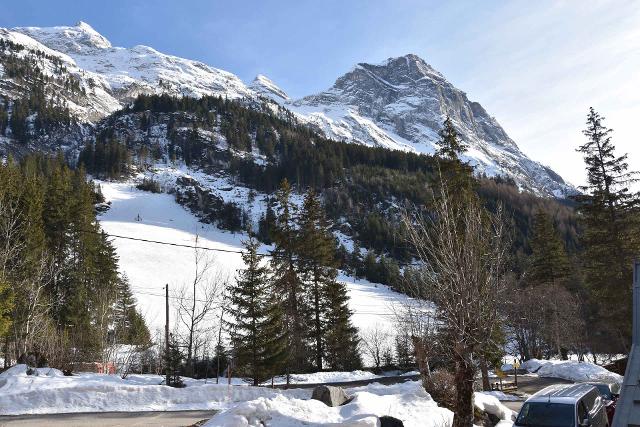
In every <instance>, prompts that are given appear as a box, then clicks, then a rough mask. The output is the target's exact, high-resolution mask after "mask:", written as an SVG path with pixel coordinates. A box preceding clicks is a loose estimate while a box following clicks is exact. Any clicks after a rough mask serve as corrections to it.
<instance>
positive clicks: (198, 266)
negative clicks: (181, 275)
mask: <svg viewBox="0 0 640 427" xmlns="http://www.w3.org/2000/svg"><path fill="white" fill-rule="evenodd" d="M198 240H199V237H198V236H196V238H195V243H194V250H193V255H194V264H193V266H194V273H193V278H192V280H191V281H190V282H189V283H185V284H183V285H182V286H181V287H180V288H179V289H178V290H177V291H176V292H174V295H173V298H174V301H175V308H176V312H177V319H178V324H179V329H180V334H179V336H180V337H181V341H182V346H183V347H184V348H185V349H186V362H187V375H192V374H193V364H194V360H195V356H196V355H197V352H198V351H199V350H200V349H202V348H204V344H205V341H206V340H207V339H208V337H209V335H210V334H209V332H211V331H213V330H214V329H215V322H216V321H217V316H216V313H217V311H218V310H219V309H220V306H221V303H222V301H221V299H220V296H221V292H222V290H223V289H224V288H225V287H226V286H227V283H228V281H229V274H228V272H225V271H222V270H220V269H219V268H217V264H216V263H215V259H214V258H213V257H212V256H210V255H209V254H208V253H206V251H204V250H202V249H199V248H198Z"/></svg>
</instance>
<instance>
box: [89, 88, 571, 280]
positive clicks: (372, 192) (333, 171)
mask: <svg viewBox="0 0 640 427" xmlns="http://www.w3.org/2000/svg"><path fill="white" fill-rule="evenodd" d="M159 135H160V136H161V137H165V138H166V140H165V141H162V138H160V137H159ZM217 135H222V136H223V141H225V143H221V142H220V140H219V139H218V138H217ZM256 156H258V157H256ZM132 157H133V158H136V159H137V162H138V164H139V165H141V166H144V164H147V165H148V164H151V163H152V162H153V161H155V160H160V159H162V160H165V161H176V160H182V161H184V162H186V163H187V164H188V165H191V166H193V167H196V168H202V170H204V171H207V172H212V173H215V172H219V171H221V170H222V171H225V172H227V173H229V174H231V175H232V176H235V177H237V179H239V180H240V182H241V183H242V185H245V186H248V187H250V188H253V189H255V190H257V191H259V192H263V193H266V194H272V193H274V192H275V190H276V189H277V188H278V186H279V184H280V182H281V181H282V180H283V179H285V178H286V179H287V180H288V181H289V182H290V183H291V185H292V186H293V187H294V189H297V191H300V192H303V191H305V189H307V188H313V189H315V190H316V191H318V192H319V193H320V194H321V196H322V199H323V204H324V208H325V209H326V211H327V214H328V216H329V218H330V219H331V220H332V222H333V224H334V229H336V230H341V231H343V232H344V233H345V234H347V235H349V236H352V238H353V240H354V241H356V242H358V244H359V245H360V246H362V247H363V248H366V249H367V250H370V251H371V254H370V255H369V260H368V261H366V260H365V257H366V256H367V254H366V253H362V254H360V256H361V259H360V260H358V259H355V258H354V257H353V256H351V254H346V253H345V251H344V249H343V250H341V253H342V259H343V262H344V263H345V265H344V267H346V268H351V269H353V270H357V271H358V273H359V274H362V275H363V276H365V277H367V278H370V279H372V280H374V281H382V282H385V283H388V284H391V285H392V286H394V287H397V288H399V286H400V283H394V282H393V279H390V278H392V277H400V271H399V268H398V265H402V264H407V263H409V262H410V261H411V259H412V258H411V253H410V251H409V250H408V249H407V246H406V244H405V239H404V237H403V235H402V230H401V228H400V226H399V223H398V212H399V211H400V210H402V209H404V208H407V207H410V208H411V209H419V210H428V209H429V206H430V204H432V203H433V187H434V183H436V182H438V173H439V172H438V168H439V166H438V165H439V164H440V165H443V167H444V164H445V163H446V162H447V161H450V160H444V159H436V158H434V157H433V156H427V155H418V154H415V153H409V152H402V151H391V150H387V149H384V148H378V147H367V146H363V145H357V144H348V143H343V142H337V141H332V140H328V139H326V138H323V137H322V136H320V135H318V134H317V133H315V132H314V131H313V130H311V129H309V128H308V127H306V126H303V125H301V124H299V123H298V122H297V121H296V119H295V117H293V116H292V115H291V113H290V112H288V111H287V110H284V109H282V108H280V107H272V106H269V104H258V103H253V104H251V103H249V104H247V103H242V102H239V101H230V100H226V99H222V98H220V97H203V98H200V99H194V98H189V97H182V98H176V97H171V96H169V95H153V96H146V95H142V96H139V97H138V98H137V99H136V101H135V102H133V103H132V105H131V106H130V107H128V108H126V109H123V110H122V111H120V112H118V113H115V114H114V115H112V116H111V117H109V118H108V119H105V121H103V122H102V123H101V124H100V125H99V126H98V130H97V137H96V143H95V144H90V145H88V146H87V147H86V148H85V150H84V151H83V152H82V153H81V154H80V161H81V163H82V164H84V165H85V166H86V167H87V169H88V171H89V172H91V173H96V174H98V176H104V177H118V176H122V174H125V173H126V171H127V170H128V167H129V166H128V164H129V162H130V159H131V158H132ZM140 159H146V160H144V161H141V160H140ZM256 159H257V160H256ZM476 191H477V192H478V194H479V195H480V196H481V197H482V199H483V200H484V201H485V204H486V206H488V207H489V209H491V210H494V211H495V209H496V208H497V206H498V205H504V206H505V208H506V212H507V218H509V219H510V221H512V224H513V226H514V227H513V233H514V236H513V242H514V252H515V253H517V254H518V256H519V257H524V256H526V255H528V254H530V253H531V248H530V245H529V240H530V235H531V229H532V225H533V219H534V217H535V214H536V212H537V211H538V210H544V211H545V212H547V213H548V214H549V215H551V216H552V217H553V218H554V222H555V223H556V226H557V228H558V231H559V232H560V234H561V236H562V238H563V240H564V241H565V243H566V245H567V248H568V249H569V251H570V252H574V251H575V250H576V248H577V247H578V242H577V235H578V229H577V225H576V219H575V215H574V214H573V210H572V208H571V207H570V203H563V202H559V201H555V200H552V199H547V198H542V197H537V196H534V195H531V194H529V193H523V192H521V191H519V190H518V188H517V187H516V186H515V185H514V184H513V182H511V181H510V180H508V179H502V178H500V177H497V178H491V179H490V178H485V177H479V178H478V185H477V187H476ZM235 208H236V209H235V212H236V213H235V214H233V211H234V209H233V207H229V208H225V209H227V213H225V214H224V215H222V216H224V217H225V218H227V217H228V215H229V213H231V215H236V216H237V218H236V219H235V220H229V219H228V218H227V219H225V220H224V221H223V222H224V223H226V224H235V225H234V226H233V227H234V228H235V229H238V230H239V229H241V228H242V227H243V225H242V224H243V222H242V218H241V216H242V206H236V207H235ZM266 216H269V213H268V212H267V215H266ZM260 225H261V226H262V227H261V229H262V231H261V233H260V234H259V236H260V238H261V239H262V240H263V241H268V240H269V232H268V230H267V229H268V227H269V218H267V217H265V218H264V219H263V220H262V221H261V222H260ZM357 256H358V254H356V258H357ZM372 256H375V258H376V259H377V261H376V263H372V262H371V257H372ZM365 261H366V262H365ZM374 264H375V265H374ZM389 270H390V271H389Z"/></svg>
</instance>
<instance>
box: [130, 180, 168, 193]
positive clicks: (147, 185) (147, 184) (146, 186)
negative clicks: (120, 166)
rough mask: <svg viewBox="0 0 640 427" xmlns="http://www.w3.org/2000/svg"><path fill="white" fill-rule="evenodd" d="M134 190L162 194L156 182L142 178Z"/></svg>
mask: <svg viewBox="0 0 640 427" xmlns="http://www.w3.org/2000/svg"><path fill="white" fill-rule="evenodd" d="M136 188H137V189H138V190H142V191H150V192H152V193H162V189H161V188H160V183H159V182H158V181H155V180H154V179H147V178H144V179H143V180H142V182H141V183H139V184H138V185H136Z"/></svg>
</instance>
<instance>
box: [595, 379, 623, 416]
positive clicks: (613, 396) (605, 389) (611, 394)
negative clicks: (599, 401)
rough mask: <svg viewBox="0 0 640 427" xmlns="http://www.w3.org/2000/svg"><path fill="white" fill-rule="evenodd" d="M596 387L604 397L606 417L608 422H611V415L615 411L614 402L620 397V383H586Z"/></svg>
mask: <svg viewBox="0 0 640 427" xmlns="http://www.w3.org/2000/svg"><path fill="white" fill-rule="evenodd" d="M587 384H590V385H592V386H594V387H595V388H597V389H598V391H599V392H600V395H601V396H602V398H603V399H604V402H605V403H604V404H605V408H606V410H607V418H608V419H609V424H611V423H612V422H613V415H614V414H615V413H616V404H617V402H618V398H619V397H620V384H610V383H587Z"/></svg>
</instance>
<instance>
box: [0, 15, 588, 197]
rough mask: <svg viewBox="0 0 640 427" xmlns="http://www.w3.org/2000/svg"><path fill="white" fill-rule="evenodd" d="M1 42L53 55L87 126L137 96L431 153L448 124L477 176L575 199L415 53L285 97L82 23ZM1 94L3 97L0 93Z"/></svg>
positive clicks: (15, 32)
mask: <svg viewBox="0 0 640 427" xmlns="http://www.w3.org/2000/svg"><path fill="white" fill-rule="evenodd" d="M0 38H9V39H13V40H14V41H15V42H16V43H22V44H27V45H28V46H29V48H30V49H35V50H43V51H46V52H48V53H50V54H55V55H58V56H59V58H61V59H60V60H61V61H63V62H64V64H65V66H66V67H67V70H68V73H69V74H70V75H72V76H74V78H76V79H77V80H78V81H79V82H80V83H79V84H80V86H81V87H82V88H83V90H84V92H85V93H86V96H85V98H86V99H81V97H79V96H76V97H75V99H73V100H71V99H67V98H70V97H66V98H65V97H64V96H63V98H65V102H67V103H68V104H70V105H71V108H70V109H71V110H72V111H73V112H74V114H76V115H77V116H78V117H79V118H80V119H81V120H83V121H87V122H96V121H97V120H98V119H100V118H102V117H105V116H107V115H108V114H111V113H112V112H114V111H116V110H118V109H120V108H123V107H124V106H126V105H128V104H129V103H130V102H132V101H133V99H135V98H136V97H137V96H138V95H140V94H160V93H167V94H170V95H177V96H194V97H200V96H203V95H214V96H222V97H226V98H229V99H249V100H254V101H255V100H259V99H262V100H263V101H264V102H268V103H273V104H277V105H279V106H281V107H284V108H286V109H289V110H290V111H292V112H293V113H294V114H295V116H296V117H297V118H298V120H299V121H300V122H302V123H304V124H306V125H308V126H310V127H312V128H314V129H315V130H317V131H320V132H321V133H322V134H324V135H325V136H327V137H329V138H332V139H336V140H342V141H345V142H352V143H358V144H364V145H369V146H381V147H385V148H389V149H398V150H404V151H413V152H417V153H424V154H433V153H434V152H435V149H436V143H437V141H438V131H439V129H440V128H441V127H442V122H443V121H444V118H445V117H446V116H449V117H451V119H452V121H453V123H454V126H455V127H456V129H457V130H458V132H459V134H460V137H461V139H463V140H464V141H465V142H466V143H467V144H468V145H469V150H468V151H467V152H466V153H465V155H464V156H463V160H465V161H468V162H470V163H471V164H473V165H474V166H476V170H477V172H478V173H483V174H486V175H488V176H498V175H503V176H507V177H510V178H512V179H513V180H514V181H515V182H516V183H517V184H518V186H519V187H520V188H521V189H523V190H527V191H531V192H533V193H536V194H541V195H546V196H554V197H566V196H567V195H570V194H572V193H574V192H575V189H574V188H573V186H571V185H569V184H566V183H565V182H564V181H563V180H562V179H561V178H560V176H559V175H558V174H557V173H556V172H554V171H551V172H550V169H549V168H548V167H547V166H544V165H542V164H540V163H538V162H535V161H533V160H531V159H529V158H528V156H526V155H525V154H524V153H523V152H522V151H521V150H520V149H519V148H518V146H517V145H516V143H515V142H514V141H513V140H512V139H511V138H509V136H508V135H507V134H506V132H505V131H504V129H502V127H501V126H500V125H499V123H498V122H497V120H496V119H495V118H494V117H492V116H490V115H489V114H488V113H487V112H486V110H485V109H484V108H483V107H482V105H480V104H479V103H477V102H473V101H470V100H469V99H468V97H467V94H466V93H465V92H463V91H461V90H460V89H458V88H456V87H455V86H453V85H452V84H451V83H450V82H449V81H448V80H447V79H446V78H445V77H444V75H442V74H441V73H440V72H438V71H437V70H435V69H434V68H433V67H431V66H430V65H429V64H428V63H427V62H426V61H424V60H423V59H422V58H420V57H419V56H417V55H415V54H407V55H404V56H400V57H395V58H389V59H387V60H385V61H383V62H381V63H378V64H369V63H365V62H362V63H358V64H356V65H355V66H354V67H353V68H352V69H351V70H350V71H349V72H347V73H345V74H344V75H342V76H340V77H338V78H337V79H336V82H335V83H334V85H333V86H332V87H330V88H329V89H327V90H325V91H322V92H320V93H317V94H312V95H308V96H305V97H302V98H299V99H291V98H289V96H288V95H287V93H286V91H284V90H283V89H282V88H280V87H279V86H277V85H276V84H275V83H274V82H273V81H271V80H270V79H269V78H268V77H266V76H263V75H258V76H257V77H256V79H254V81H253V82H252V83H250V84H245V83H244V82H243V81H242V80H241V79H240V78H238V77H237V76H236V75H234V74H232V73H230V72H228V71H225V70H222V69H218V68H215V67H211V66H209V65H207V64H204V63H202V62H199V61H193V60H189V59H185V58H180V57H177V56H172V55H166V54H164V53H161V52H159V51H157V50H155V49H153V48H152V47H148V46H142V45H136V46H133V47H131V48H123V47H114V46H112V44H111V43H110V42H109V40H108V39H107V38H106V37H104V36H102V35H101V34H100V33H98V32H97V31H95V30H94V29H93V28H92V27H91V26H90V25H89V24H87V23H84V22H82V21H81V22H79V23H78V24H77V25H76V26H73V27H65V26H59V27H45V28H42V27H17V28H13V29H10V30H7V29H2V30H0ZM45 69H46V67H45ZM0 95H5V96H7V91H6V90H5V91H4V93H3V91H2V87H1V85H0ZM63 95H64V94H63Z"/></svg>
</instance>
